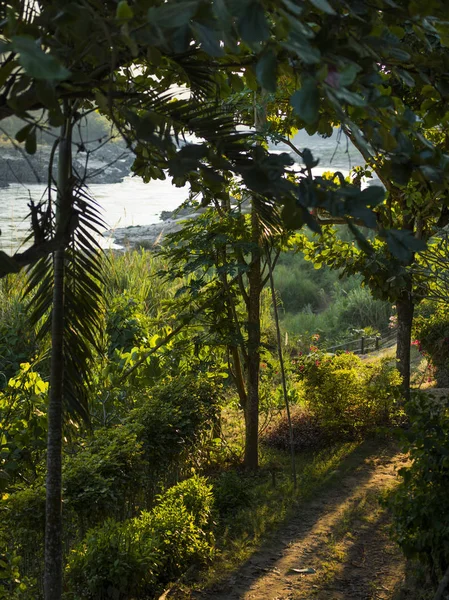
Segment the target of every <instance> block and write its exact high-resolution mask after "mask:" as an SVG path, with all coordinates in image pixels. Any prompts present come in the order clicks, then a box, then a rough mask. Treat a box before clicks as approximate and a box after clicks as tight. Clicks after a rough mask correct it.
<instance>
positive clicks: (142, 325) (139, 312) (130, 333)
mask: <svg viewBox="0 0 449 600" xmlns="http://www.w3.org/2000/svg"><path fill="white" fill-rule="evenodd" d="M106 331H107V333H108V334H109V338H110V342H109V349H108V352H109V355H110V356H112V355H113V354H114V351H115V350H122V351H127V352H129V351H130V350H131V349H132V348H134V347H136V346H142V345H145V343H146V342H147V337H148V336H149V332H150V319H149V318H148V317H147V315H146V314H145V312H144V307H143V305H142V302H140V303H139V302H137V301H136V300H134V298H133V297H132V296H131V295H130V294H129V292H127V291H126V290H125V291H124V292H123V293H122V294H120V295H118V296H116V297H115V298H114V300H113V301H112V302H111V306H110V307H109V311H108V315H107V322H106Z"/></svg>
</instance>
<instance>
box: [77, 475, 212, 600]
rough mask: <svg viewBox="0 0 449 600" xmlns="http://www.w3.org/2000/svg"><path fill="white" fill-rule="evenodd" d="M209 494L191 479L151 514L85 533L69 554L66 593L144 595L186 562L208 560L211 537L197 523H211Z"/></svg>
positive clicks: (97, 598)
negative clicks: (80, 541)
mask: <svg viewBox="0 0 449 600" xmlns="http://www.w3.org/2000/svg"><path fill="white" fill-rule="evenodd" d="M211 497H212V492H211V487H210V486H209V485H208V484H207V483H206V482H205V480H204V479H201V478H199V477H194V478H192V479H191V480H188V481H184V482H182V483H180V484H178V485H177V486H175V487H174V488H172V489H170V490H168V492H167V493H166V494H164V495H163V496H161V497H160V498H159V503H158V504H157V505H156V506H155V507H154V508H153V510H151V511H150V512H143V513H142V514H141V515H140V516H139V517H136V518H134V519H130V520H128V521H125V522H123V523H116V522H114V521H112V520H108V521H106V523H104V524H103V525H102V526H101V527H99V528H97V529H93V530H91V531H89V532H88V534H87V536H86V537H85V539H84V540H83V542H82V543H81V544H79V545H78V546H77V547H76V548H75V549H74V550H72V552H71V553H70V556H69V562H68V565H67V569H66V580H67V588H68V590H69V591H70V596H69V597H71V598H74V599H75V600H90V599H91V600H103V599H107V598H113V599H114V600H126V599H130V598H135V597H137V598H146V597H148V598H149V597H152V596H153V595H154V594H155V593H156V591H157V589H158V588H159V587H160V586H161V585H163V584H165V583H167V582H168V581H170V580H171V579H173V578H175V577H178V576H179V575H180V574H181V573H182V572H183V571H185V570H186V569H187V568H188V567H189V566H190V565H192V564H195V563H201V562H204V561H205V560H208V559H210V557H211V556H212V552H213V541H214V540H213V536H212V535H211V534H210V533H206V531H205V530H204V529H202V527H200V525H199V524H200V523H201V524H203V525H204V526H205V527H209V526H210V515H211V508H212V504H211Z"/></svg>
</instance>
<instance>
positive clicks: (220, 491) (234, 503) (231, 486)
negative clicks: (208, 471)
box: [213, 471, 251, 517]
mask: <svg viewBox="0 0 449 600" xmlns="http://www.w3.org/2000/svg"><path fill="white" fill-rule="evenodd" d="M213 489H214V498H215V507H216V508H217V510H218V512H219V514H220V516H221V517H226V516H228V515H231V516H232V514H235V511H237V510H239V509H240V508H245V507H248V506H249V505H250V504H251V494H250V492H249V491H248V484H247V482H246V480H245V478H244V477H242V476H241V475H239V473H236V471H224V472H223V473H220V476H219V477H218V478H217V479H216V481H215V482H214V488H213Z"/></svg>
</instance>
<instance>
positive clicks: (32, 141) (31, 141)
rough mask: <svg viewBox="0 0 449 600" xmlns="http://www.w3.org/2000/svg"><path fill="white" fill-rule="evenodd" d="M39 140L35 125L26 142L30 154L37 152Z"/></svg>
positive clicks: (26, 148)
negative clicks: (37, 139)
mask: <svg viewBox="0 0 449 600" xmlns="http://www.w3.org/2000/svg"><path fill="white" fill-rule="evenodd" d="M36 149H37V141H36V128H35V127H33V129H32V130H31V132H30V134H29V135H28V137H27V139H26V142H25V150H26V151H27V152H28V154H36Z"/></svg>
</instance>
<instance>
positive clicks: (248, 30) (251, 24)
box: [238, 1, 270, 44]
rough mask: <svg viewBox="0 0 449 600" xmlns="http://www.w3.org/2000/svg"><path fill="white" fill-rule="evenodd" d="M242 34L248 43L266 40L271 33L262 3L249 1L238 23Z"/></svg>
mask: <svg viewBox="0 0 449 600" xmlns="http://www.w3.org/2000/svg"><path fill="white" fill-rule="evenodd" d="M238 27H239V31H240V35H241V36H242V38H243V41H245V42H248V44H254V43H256V42H264V41H265V40H267V39H268V37H269V35H270V29H269V27H268V22H267V19H266V17H265V13H264V10H263V7H262V5H261V4H260V3H259V2H256V1H253V2H249V3H248V4H247V6H246V7H245V10H244V12H243V14H242V15H241V17H240V19H239V23H238Z"/></svg>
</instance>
